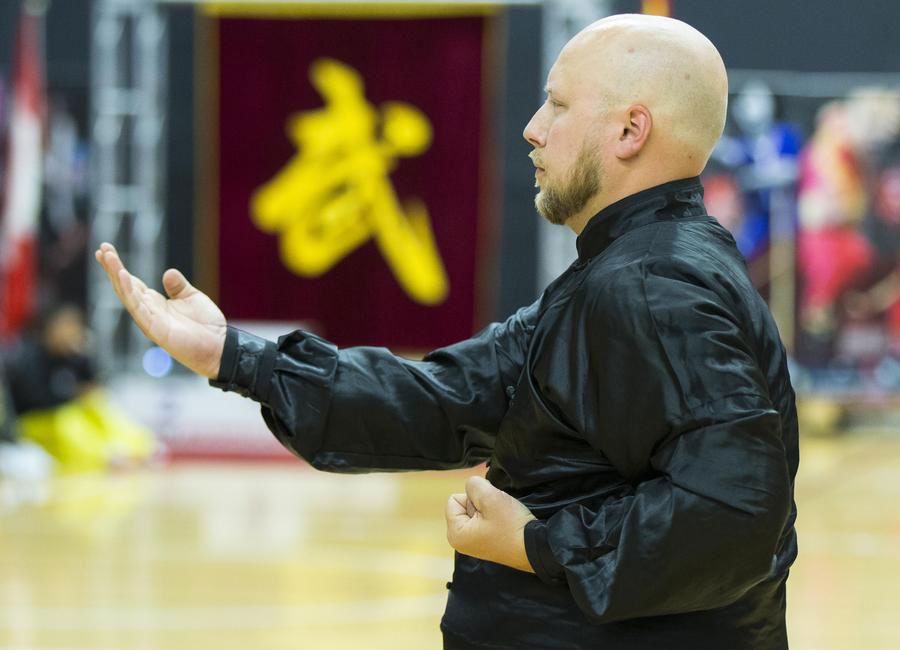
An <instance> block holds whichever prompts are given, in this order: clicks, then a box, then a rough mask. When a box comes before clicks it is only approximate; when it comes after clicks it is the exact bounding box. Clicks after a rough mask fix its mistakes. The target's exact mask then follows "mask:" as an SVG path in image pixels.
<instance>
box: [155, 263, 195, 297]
mask: <svg viewBox="0 0 900 650" xmlns="http://www.w3.org/2000/svg"><path fill="white" fill-rule="evenodd" d="M162 280H163V288H164V289H165V290H166V295H168V296H169V298H172V299H177V298H184V297H186V295H187V294H188V293H189V292H190V290H191V289H193V287H192V286H191V283H190V282H188V281H187V278H185V277H184V275H183V274H182V273H181V271H179V270H178V269H169V270H168V271H166V272H165V273H163V278H162Z"/></svg>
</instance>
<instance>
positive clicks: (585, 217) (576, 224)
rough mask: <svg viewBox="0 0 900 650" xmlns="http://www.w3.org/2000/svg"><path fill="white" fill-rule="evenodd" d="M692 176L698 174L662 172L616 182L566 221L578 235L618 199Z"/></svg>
mask: <svg viewBox="0 0 900 650" xmlns="http://www.w3.org/2000/svg"><path fill="white" fill-rule="evenodd" d="M690 176H696V174H690V173H676V174H667V175H663V174H660V175H656V176H654V177H650V178H647V177H644V178H642V179H632V180H624V181H621V182H619V183H616V184H611V187H610V189H609V191H607V192H598V193H597V194H595V195H594V196H593V198H591V199H590V200H589V201H588V202H587V203H586V204H585V206H584V208H583V209H582V210H581V211H579V212H578V213H577V214H575V215H573V216H571V217H569V219H568V220H567V221H566V225H567V226H568V227H569V228H571V229H572V231H573V232H574V233H575V234H576V235H580V234H581V231H582V230H584V228H585V226H587V224H588V221H590V220H591V218H592V217H593V216H594V215H595V214H597V213H598V212H600V211H601V210H603V209H604V208H606V207H608V206H610V205H612V204H613V203H615V202H616V201H621V200H622V199H624V198H625V197H628V196H631V195H632V194H637V193H638V192H640V191H641V190H646V189H649V188H651V187H656V186H657V185H662V184H663V183H668V182H670V181H677V180H678V179H681V178H688V177H690Z"/></svg>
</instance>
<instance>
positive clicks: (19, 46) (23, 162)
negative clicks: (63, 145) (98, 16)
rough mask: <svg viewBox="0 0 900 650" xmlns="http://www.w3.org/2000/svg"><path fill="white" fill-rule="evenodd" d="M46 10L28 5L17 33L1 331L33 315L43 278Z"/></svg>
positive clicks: (0, 248)
mask: <svg viewBox="0 0 900 650" xmlns="http://www.w3.org/2000/svg"><path fill="white" fill-rule="evenodd" d="M41 20H42V17H41V16H37V15H33V14H31V13H29V12H28V11H23V12H22V15H21V18H20V19H19V33H18V36H17V38H16V54H15V71H14V75H13V88H12V91H13V106H12V111H11V112H10V121H9V139H8V150H7V159H6V165H5V167H6V179H5V180H6V187H5V188H4V189H5V191H4V192H3V197H4V199H5V200H4V202H3V206H2V216H0V334H2V335H3V336H4V337H8V336H11V335H14V334H15V333H16V332H18V331H19V330H20V329H21V327H22V325H23V324H24V323H25V322H26V321H27V319H28V318H29V316H30V315H31V313H32V311H33V309H34V304H35V293H36V288H37V287H36V283H37V236H38V220H39V217H40V209H41V183H42V177H41V175H42V171H43V125H44V116H45V114H46V100H45V97H44V83H43V74H42V64H41V51H42V48H41V43H40V36H41Z"/></svg>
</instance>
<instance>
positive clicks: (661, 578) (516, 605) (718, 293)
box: [212, 178, 798, 650]
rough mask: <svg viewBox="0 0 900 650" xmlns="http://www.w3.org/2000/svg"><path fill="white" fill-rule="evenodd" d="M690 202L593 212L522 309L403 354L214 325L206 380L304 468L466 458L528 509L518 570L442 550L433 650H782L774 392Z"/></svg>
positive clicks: (743, 311) (779, 456) (784, 516)
mask: <svg viewBox="0 0 900 650" xmlns="http://www.w3.org/2000/svg"><path fill="white" fill-rule="evenodd" d="M702 196H703V191H702V186H701V185H700V182H699V180H698V179H696V178H690V179H684V180H679V181H674V182H670V183H666V184H664V185H660V186H658V187H654V188H650V189H648V190H644V191H642V192H639V193H637V194H634V195H632V196H629V197H627V198H625V199H623V200H621V201H619V202H617V203H615V204H613V205H610V206H609V207H607V208H605V209H604V210H603V211H601V212H600V213H599V214H597V215H596V216H595V217H593V219H592V220H591V221H590V222H589V223H588V225H587V226H586V227H585V229H584V231H583V232H582V233H581V235H580V236H579V237H578V240H577V247H578V259H577V260H576V261H575V262H574V263H573V264H572V265H571V266H570V267H569V269H568V270H567V271H566V272H565V273H563V274H562V275H561V276H560V277H559V278H558V279H556V280H555V281H554V282H553V283H552V284H551V285H550V286H549V287H547V289H546V290H545V291H544V293H543V295H542V296H541V298H540V299H539V300H538V301H537V302H536V303H534V304H533V305H530V306H528V307H525V308H523V309H520V310H519V311H518V312H516V313H515V314H514V315H513V316H511V317H510V318H509V319H507V320H506V321H505V322H503V323H495V324H493V325H490V326H489V327H487V328H486V329H484V330H483V331H482V332H480V333H479V334H478V335H476V336H475V337H473V338H471V339H469V340H466V341H462V342H460V343H457V344H455V345H451V346H449V347H446V348H442V349H439V350H435V351H434V352H431V353H430V354H428V355H427V356H426V357H425V358H424V359H423V360H421V361H410V360H406V359H403V358H399V357H397V356H394V355H392V354H391V353H390V352H388V351H387V350H385V349H381V348H371V347H359V348H348V349H343V350H339V349H337V348H336V347H335V346H334V345H332V344H330V343H328V342H327V341H325V340H323V339H321V338H319V337H316V336H313V335H311V334H308V333H306V332H303V331H296V332H293V333H291V334H288V335H287V336H283V337H281V338H280V339H279V341H278V343H277V344H275V343H273V342H271V341H265V340H263V339H259V338H257V337H255V336H252V335H250V334H247V333H245V332H242V331H240V330H236V329H233V328H229V330H228V334H227V338H226V344H225V350H224V356H223V359H222V365H221V371H220V375H219V377H218V378H217V380H216V381H214V382H212V383H213V385H215V386H218V387H220V388H224V389H227V390H233V391H237V392H239V393H241V394H244V395H246V396H249V397H252V398H254V399H256V400H257V401H259V402H261V404H262V413H263V417H264V418H265V421H266V423H267V425H268V426H269V428H270V429H271V430H272V431H273V433H274V434H275V435H276V436H277V438H278V439H279V440H280V441H281V443H282V444H283V445H284V446H285V447H287V448H288V449H290V450H291V451H293V452H294V453H296V454H297V455H299V456H301V457H303V458H305V459H306V460H307V461H309V462H310V463H311V464H312V465H313V466H314V467H316V468H317V469H321V470H326V471H332V472H372V471H385V470H420V469H450V468H459V467H466V466H471V465H475V464H478V463H481V462H484V461H487V463H488V467H489V469H488V473H487V478H488V480H489V481H490V482H491V483H492V484H493V485H495V486H496V487H497V488H499V489H501V490H504V491H506V492H508V493H509V494H511V495H512V496H514V497H515V498H516V499H519V500H520V501H522V503H524V504H525V505H526V506H527V507H528V508H529V509H531V511H532V513H533V514H534V515H535V517H537V520H535V521H532V522H530V523H529V524H528V525H527V526H526V528H525V545H526V551H527V555H528V559H529V561H530V563H531V565H532V567H533V568H534V570H535V572H536V574H531V573H526V572H523V571H518V570H516V569H512V568H509V567H506V566H502V565H499V564H495V563H493V562H486V561H483V560H479V559H476V558H472V557H469V556H465V555H462V554H460V553H457V554H456V565H455V570H454V573H453V579H452V582H451V583H449V584H448V588H449V598H448V602H447V609H446V612H445V614H444V617H443V620H442V622H441V628H442V630H443V633H444V643H445V647H446V648H508V649H511V650H522V649H525V648H559V649H563V648H565V649H572V648H596V649H598V650H612V649H617V648H628V649H644V648H666V649H667V650H669V649H680V648H685V649H691V650H698V649H706V648H709V649H716V650H720V649H728V650H740V649H746V650H770V649H771V650H775V649H780V648H787V635H786V631H785V582H786V579H787V575H788V568H789V567H790V565H791V563H792V562H793V560H794V558H795V557H796V553H797V550H796V549H797V546H796V534H795V532H794V520H795V518H796V508H795V506H794V503H793V481H794V476H795V474H796V471H797V463H798V446H797V418H796V410H795V406H794V392H793V389H792V388H791V383H790V379H789V376H788V369H787V357H786V354H785V350H784V347H783V346H782V344H781V341H780V339H779V337H778V332H777V330H776V327H775V323H774V321H773V319H772V317H771V315H770V313H769V310H768V308H767V307H766V305H765V303H764V302H763V300H762V299H761V298H760V296H759V294H758V293H757V291H756V290H755V289H754V287H753V286H752V284H751V282H750V279H749V278H748V275H747V269H746V267H745V264H744V261H743V259H742V258H741V256H740V254H739V253H738V251H737V249H736V248H735V244H734V240H733V239H732V237H731V236H730V235H729V234H728V232H727V231H725V230H724V229H723V228H722V227H721V226H720V225H719V224H718V223H717V222H716V221H715V220H714V219H713V218H711V217H709V216H707V214H706V210H705V208H704V206H703V201H702ZM435 516H440V514H439V513H435Z"/></svg>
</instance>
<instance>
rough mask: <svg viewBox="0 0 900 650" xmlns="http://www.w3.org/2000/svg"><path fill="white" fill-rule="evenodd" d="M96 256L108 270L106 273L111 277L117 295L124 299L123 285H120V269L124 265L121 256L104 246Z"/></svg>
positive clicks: (110, 280)
mask: <svg viewBox="0 0 900 650" xmlns="http://www.w3.org/2000/svg"><path fill="white" fill-rule="evenodd" d="M107 246H108V245H107ZM95 256H96V258H97V261H98V262H100V265H101V266H102V267H103V270H104V271H106V275H107V277H109V282H110V284H112V287H113V289H114V290H115V292H116V295H117V296H119V299H120V300H122V287H121V286H120V285H119V270H120V269H122V268H123V267H122V262H121V261H120V260H119V256H118V255H116V253H115V251H113V250H111V249H110V248H105V247H102V246H101V248H100V250H99V251H97V253H96V255H95Z"/></svg>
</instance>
